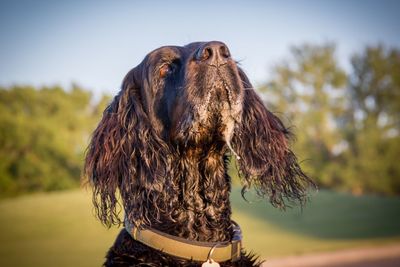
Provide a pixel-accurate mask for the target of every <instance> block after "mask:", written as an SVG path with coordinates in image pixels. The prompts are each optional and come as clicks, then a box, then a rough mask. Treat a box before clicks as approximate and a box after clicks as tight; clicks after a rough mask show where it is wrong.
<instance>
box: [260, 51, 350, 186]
mask: <svg viewBox="0 0 400 267" xmlns="http://www.w3.org/2000/svg"><path fill="white" fill-rule="evenodd" d="M346 80H347V77H346V74H345V72H344V71H343V70H342V69H341V68H340V67H339V65H338V63H337V61H336V58H335V46H334V45H333V44H330V43H329V44H323V45H309V44H305V45H301V46H296V47H292V49H291V55H290V57H289V59H288V60H286V61H283V62H282V63H280V64H278V65H277V66H275V67H274V69H273V78H272V80H271V81H270V82H268V83H267V84H266V86H264V87H263V88H262V89H261V91H262V92H264V94H265V99H266V100H267V106H269V107H270V109H272V110H273V111H279V112H284V116H287V117H286V119H287V120H288V122H287V123H286V124H289V125H295V128H294V129H293V130H294V132H295V134H296V137H297V141H296V143H295V146H294V149H295V151H296V153H297V154H298V155H299V157H300V158H301V159H305V160H306V162H305V163H304V164H303V166H304V167H305V168H306V170H307V172H308V173H309V174H310V175H311V176H312V177H313V178H314V179H316V180H317V181H318V183H319V184H320V185H326V186H332V185H334V184H335V183H336V182H337V181H336V180H337V179H336V176H335V175H333V173H335V169H336V168H335V167H334V165H332V164H331V163H332V161H334V160H335V158H336V154H337V147H338V146H339V145H340V143H341V136H340V133H338V132H337V130H336V129H337V128H336V123H337V122H336V120H335V117H336V116H337V114H340V113H341V112H342V110H343V109H344V101H343V98H344V88H345V85H346ZM277 115H278V116H279V114H277ZM283 119H285V117H283Z"/></svg>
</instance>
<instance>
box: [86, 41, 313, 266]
mask: <svg viewBox="0 0 400 267" xmlns="http://www.w3.org/2000/svg"><path fill="white" fill-rule="evenodd" d="M290 137H291V133H290V131H289V130H288V128H286V127H285V126H284V125H283V123H282V122H281V120H280V119H279V118H278V117H277V116H275V115H274V114H273V113H271V112H270V111H269V110H267V109H266V107H265V106H264V105H263V102H262V100H261V99H260V97H259V96H258V95H257V94H256V92H255V91H254V89H253V87H252V85H251V83H250V81H249V79H248V78H247V76H246V75H245V73H244V71H243V70H242V69H241V68H240V67H239V66H238V64H237V62H236V61H234V60H233V59H232V57H231V54H230V51H229V49H228V47H227V46H226V45H225V44H224V43H222V42H219V41H212V42H195V43H190V44H188V45H186V46H164V47H160V48H158V49H156V50H154V51H152V52H150V53H149V54H148V55H147V56H146V57H145V58H144V60H143V61H142V62H141V63H140V64H139V65H138V66H136V67H135V68H133V69H132V70H130V71H129V72H128V74H127V75H126V76H125V78H124V79H123V82H122V86H121V90H120V91H119V93H118V94H117V95H116V96H115V97H114V99H113V100H112V102H111V103H110V105H109V106H108V107H107V108H106V109H105V111H104V113H103V117H102V119H101V121H100V123H99V125H98V126H97V128H96V129H95V131H94V133H93V135H92V138H91V141H90V144H89V147H88V149H87V154H86V159H85V167H84V173H85V175H86V177H87V178H88V180H89V183H90V184H91V186H92V187H93V203H94V207H95V210H96V215H97V217H98V218H99V219H100V221H101V222H102V223H103V224H105V225H106V226H108V227H110V226H112V225H119V224H122V223H123V224H124V226H125V227H124V228H123V229H122V230H121V232H120V234H119V236H118V237H117V239H116V241H115V243H114V245H113V246H112V247H111V248H110V250H109V251H108V253H107V256H106V261H105V263H104V266H201V265H202V264H203V266H257V265H258V264H259V262H258V260H257V258H256V257H255V256H254V255H250V254H248V253H246V252H245V251H244V249H243V248H242V246H241V231H240V227H239V226H238V224H237V223H235V222H233V221H232V220H231V205H230V201H229V194H230V190H231V178H230V177H229V175H228V173H227V168H228V164H229V159H230V157H229V156H230V155H231V156H232V157H235V158H236V161H237V165H238V169H239V174H240V177H241V182H242V185H243V191H245V190H247V189H248V188H254V189H255V190H256V192H257V194H258V195H259V196H261V197H264V198H266V199H268V200H269V202H270V203H272V205H273V206H275V207H280V208H284V207H286V205H288V203H291V202H300V203H303V202H304V201H305V199H306V195H307V188H308V187H309V186H310V185H311V184H313V182H312V180H311V179H310V178H309V177H308V176H307V175H306V174H305V173H304V172H303V171H302V169H301V168H300V166H299V164H298V160H297V158H296V156H295V155H294V153H293V152H292V151H291V149H290V148H289V140H290ZM243 191H242V192H243ZM117 192H119V193H117ZM122 209H123V212H124V214H125V217H124V219H122V218H120V216H119V213H120V212H121V210H122ZM212 264H215V265H212Z"/></svg>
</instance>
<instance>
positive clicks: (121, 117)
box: [84, 67, 167, 227]
mask: <svg viewBox="0 0 400 267" xmlns="http://www.w3.org/2000/svg"><path fill="white" fill-rule="evenodd" d="M137 68H138V67H137ZM137 68H136V69H133V70H131V71H130V72H129V73H128V74H127V75H126V77H125V79H124V81H123V84H122V89H121V91H120V92H119V94H118V95H117V96H115V98H114V99H113V101H112V102H111V104H110V105H109V106H108V107H107V108H106V110H105V111H104V113H103V117H102V119H101V121H100V123H99V125H98V126H97V128H96V130H95V131H94V133H93V135H92V139H91V142H90V145H89V147H88V150H87V154H86V159H85V167H84V173H85V175H86V177H87V178H88V179H89V183H90V184H91V185H92V187H93V203H94V206H95V210H96V215H97V216H98V218H99V219H100V220H101V221H102V223H103V224H105V225H107V226H108V227H110V226H111V225H113V224H120V223H121V218H120V217H119V213H120V211H121V208H120V207H121V203H119V200H118V198H119V197H118V196H117V189H118V190H119V192H120V196H121V199H122V204H123V207H124V208H125V212H126V214H125V216H126V217H127V218H128V219H129V221H130V222H131V223H133V224H135V225H136V226H139V225H140V224H142V223H146V222H148V217H149V214H147V213H146V212H147V211H149V210H151V208H147V206H148V205H150V206H152V205H153V204H152V203H153V202H155V201H156V198H158V197H160V196H159V195H160V194H159V192H160V191H162V187H163V182H162V179H164V178H165V176H166V175H165V172H166V166H167V164H166V158H167V157H166V156H165V155H166V152H165V151H166V144H165V143H164V142H163V141H162V140H161V139H160V138H159V136H158V134H157V133H156V132H155V130H154V127H152V126H151V122H150V119H149V117H148V115H147V114H146V112H145V110H144V103H143V101H144V99H143V97H142V96H141V94H142V92H143V90H142V89H141V86H142V85H141V83H140V82H138V80H139V79H141V78H140V71H139V70H137Z"/></svg>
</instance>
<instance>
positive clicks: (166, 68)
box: [160, 64, 173, 78]
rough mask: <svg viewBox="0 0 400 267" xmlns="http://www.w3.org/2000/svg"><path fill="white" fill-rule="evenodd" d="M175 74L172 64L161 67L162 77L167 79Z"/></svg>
mask: <svg viewBox="0 0 400 267" xmlns="http://www.w3.org/2000/svg"><path fill="white" fill-rule="evenodd" d="M172 72H173V66H172V65H171V64H164V65H162V66H161V67H160V77H161V78H164V77H167V76H168V75H169V74H171V73H172Z"/></svg>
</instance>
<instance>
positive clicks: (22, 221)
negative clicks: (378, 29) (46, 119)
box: [0, 189, 400, 267]
mask: <svg viewBox="0 0 400 267" xmlns="http://www.w3.org/2000/svg"><path fill="white" fill-rule="evenodd" d="M249 198H252V197H251V196H249ZM232 204H233V206H234V208H233V210H234V219H235V220H236V221H237V222H239V223H240V225H241V226H242V230H243V232H244V245H245V247H246V248H247V250H252V251H254V252H256V253H258V254H260V255H261V256H262V257H263V258H270V257H277V256H282V255H289V254H299V253H307V252H314V251H326V250H337V249H343V248H349V247H356V246H358V247H359V246H372V245H380V244H386V243H391V242H400V198H385V197H377V196H363V197H353V196H350V195H346V194H340V193H333V192H328V191H322V192H319V193H315V194H313V195H312V197H311V198H310V202H309V203H308V204H307V206H306V207H305V208H304V209H303V211H301V210H300V209H299V208H293V209H289V210H287V211H286V212H282V211H279V210H276V209H274V208H272V207H270V205H267V204H266V203H265V201H256V202H254V203H252V204H249V203H247V202H245V201H243V200H242V199H241V197H240V194H239V190H236V189H235V190H234V191H233V194H232ZM0 227H1V228H0V266H7V267H13V266H40V267H46V266H57V267H62V266H88V267H90V266H100V265H101V263H102V261H103V258H104V255H105V253H106V251H107V249H108V248H109V246H110V245H111V244H112V242H113V241H114V239H115V237H116V235H117V232H118V231H119V230H118V229H115V228H112V229H110V230H107V229H106V228H104V227H103V226H101V224H100V223H99V222H98V221H96V220H95V218H94V216H93V210H92V205H91V200H90V194H89V193H86V192H84V191H80V190H75V191H66V192H57V193H49V194H36V195H30V196H23V197H19V198H13V199H3V200H1V201H0Z"/></svg>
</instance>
